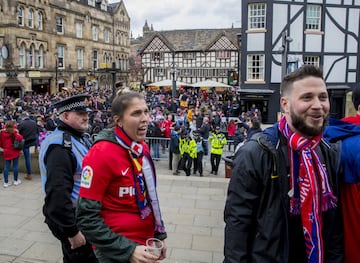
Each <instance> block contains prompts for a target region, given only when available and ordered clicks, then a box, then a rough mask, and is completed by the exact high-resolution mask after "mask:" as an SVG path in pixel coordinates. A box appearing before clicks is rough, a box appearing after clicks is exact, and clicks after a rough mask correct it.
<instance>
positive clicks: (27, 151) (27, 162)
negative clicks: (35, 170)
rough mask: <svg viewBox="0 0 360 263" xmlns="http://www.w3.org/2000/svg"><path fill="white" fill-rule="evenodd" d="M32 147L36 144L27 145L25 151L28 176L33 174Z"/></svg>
mask: <svg viewBox="0 0 360 263" xmlns="http://www.w3.org/2000/svg"><path fill="white" fill-rule="evenodd" d="M31 146H34V142H33V143H29V144H26V145H25V146H24V149H23V154H24V158H25V166H26V172H27V174H31V159H30V147H31Z"/></svg>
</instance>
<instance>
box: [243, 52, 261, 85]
mask: <svg viewBox="0 0 360 263" xmlns="http://www.w3.org/2000/svg"><path fill="white" fill-rule="evenodd" d="M264 60H265V56H264V55H260V54H251V55H248V56H247V80H264V62H265V61H264Z"/></svg>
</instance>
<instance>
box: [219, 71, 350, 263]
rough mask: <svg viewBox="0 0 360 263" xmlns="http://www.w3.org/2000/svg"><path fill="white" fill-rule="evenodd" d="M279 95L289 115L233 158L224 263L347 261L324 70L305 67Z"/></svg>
mask: <svg viewBox="0 0 360 263" xmlns="http://www.w3.org/2000/svg"><path fill="white" fill-rule="evenodd" d="M280 94H281V98H280V105H281V107H282V109H283V111H284V117H283V118H281V120H280V122H278V123H276V124H274V125H273V126H272V127H269V128H267V129H266V130H265V131H264V132H263V133H257V134H256V135H254V136H253V137H252V138H251V139H250V140H248V141H247V142H246V143H245V144H244V145H243V146H242V147H241V153H240V154H237V155H236V157H235V160H234V168H233V170H232V176H231V179H230V182H229V187H228V193H227V199H226V205H225V211H224V219H225V223H226V226H225V247H224V254H225V259H224V263H233V262H264V263H266V262H278V263H287V262H291V263H304V262H316V263H323V262H324V263H328V262H342V260H343V239H342V236H343V235H342V224H341V211H340V204H339V199H338V198H339V189H338V188H339V187H338V182H337V181H338V174H337V172H338V170H337V169H338V168H339V162H338V158H339V152H338V149H337V148H336V147H335V146H334V145H330V144H328V143H327V142H325V141H324V140H323V139H322V133H323V130H324V127H325V124H326V122H327V119H328V116H329V112H330V103H329V98H328V93H327V88H326V84H325V82H324V79H323V74H322V70H321V69H319V68H318V67H315V66H313V65H304V66H303V67H301V68H299V69H298V70H297V71H295V72H292V73H290V74H289V75H287V76H285V77H284V79H283V82H282V83H281V87H280Z"/></svg>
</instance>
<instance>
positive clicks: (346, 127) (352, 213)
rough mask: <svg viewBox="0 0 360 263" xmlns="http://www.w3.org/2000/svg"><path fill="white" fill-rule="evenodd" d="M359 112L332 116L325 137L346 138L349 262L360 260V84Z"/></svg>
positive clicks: (358, 93) (343, 188)
mask: <svg viewBox="0 0 360 263" xmlns="http://www.w3.org/2000/svg"><path fill="white" fill-rule="evenodd" d="M352 102H353V105H354V108H355V109H356V114H355V115H353V116H348V117H345V118H342V119H341V121H340V120H336V119H330V122H329V126H328V127H327V128H326V130H325V133H324V137H325V138H326V139H328V140H329V141H330V142H336V141H342V143H341V163H342V165H343V170H344V176H343V177H342V178H341V185H340V193H341V208H342V217H343V223H344V249H345V250H344V251H345V253H344V255H345V260H344V262H345V263H351V262H355V261H357V260H359V259H360V250H359V244H360V224H359V218H360V191H359V189H360V154H359V153H360V86H359V87H356V88H354V89H353V91H352Z"/></svg>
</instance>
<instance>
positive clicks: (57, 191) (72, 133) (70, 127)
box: [39, 95, 98, 263]
mask: <svg viewBox="0 0 360 263" xmlns="http://www.w3.org/2000/svg"><path fill="white" fill-rule="evenodd" d="M88 99H89V96H88V95H76V96H72V97H70V98H67V99H64V100H62V101H59V102H57V103H55V104H54V107H55V108H56V109H57V112H58V113H59V114H60V120H59V122H58V126H57V128H56V129H55V131H53V132H52V133H51V134H50V135H48V136H47V137H46V139H45V140H44V141H43V142H42V144H41V147H40V153H39V165H40V173H41V179H42V183H43V188H44V191H45V204H44V206H43V213H44V216H45V223H46V224H47V225H48V227H49V228H50V230H51V232H52V233H53V235H54V236H55V237H56V238H58V239H59V240H60V241H61V245H62V252H63V262H64V263H70V262H71V263H79V262H90V263H93V262H98V261H97V259H96V257H95V255H94V253H93V250H92V247H91V244H89V243H87V242H86V239H85V237H84V235H83V234H82V233H81V232H80V231H79V229H78V228H77V226H76V220H75V209H76V203H77V199H78V194H79V187H80V181H81V178H80V177H81V171H82V170H81V165H82V160H83V158H84V156H85V154H86V153H87V152H88V150H89V148H90V146H91V143H90V141H89V140H88V139H87V138H86V137H85V136H84V132H85V131H86V130H87V129H88V121H89V112H91V109H90V108H89V107H88Z"/></svg>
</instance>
